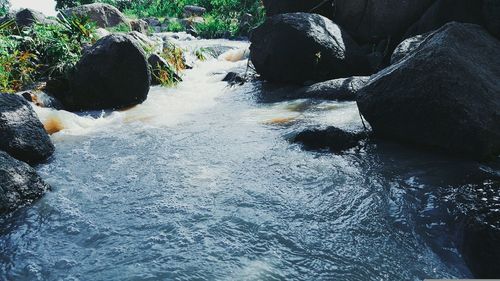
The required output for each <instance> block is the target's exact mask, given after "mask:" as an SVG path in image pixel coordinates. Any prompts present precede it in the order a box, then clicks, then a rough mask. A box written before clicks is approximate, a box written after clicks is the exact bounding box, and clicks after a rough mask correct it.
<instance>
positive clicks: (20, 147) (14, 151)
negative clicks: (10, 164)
mask: <svg viewBox="0 0 500 281" xmlns="http://www.w3.org/2000/svg"><path fill="white" fill-rule="evenodd" d="M0 150H3V151H5V152H7V153H9V154H10V155H11V156H12V157H14V158H17V159H19V160H21V161H24V162H28V163H30V164H35V163H39V162H42V161H45V160H46V159H47V158H49V157H50V156H51V155H52V154H53V153H54V145H53V144H52V142H51V140H50V138H49V136H48V135H47V133H46V132H45V130H44V128H43V125H42V123H41V122H40V120H39V119H38V117H37V115H36V113H35V112H34V111H33V108H31V106H30V104H29V103H28V102H27V101H26V100H25V99H24V98H23V97H21V96H19V95H13V94H0Z"/></svg>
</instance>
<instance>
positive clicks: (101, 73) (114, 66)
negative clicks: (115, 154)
mask: <svg viewBox="0 0 500 281" xmlns="http://www.w3.org/2000/svg"><path fill="white" fill-rule="evenodd" d="M150 79H151V75H150V72H149V67H148V62H147V60H146V55H145V53H144V51H143V50H142V48H141V47H139V46H138V45H137V44H136V43H135V40H134V39H132V38H131V37H130V36H128V35H123V34H112V35H108V36H106V37H104V38H102V39H100V40H99V41H97V42H96V43H95V44H94V46H92V48H90V49H89V50H88V51H87V52H86V53H85V54H84V55H83V57H82V59H81V60H80V61H79V62H78V63H77V65H76V67H75V71H74V73H72V75H71V78H70V81H69V88H70V90H69V92H68V93H67V94H64V95H61V96H59V97H58V98H59V99H60V101H61V102H62V103H63V104H64V106H65V107H66V108H68V109H70V110H95V109H110V108H123V107H128V106H132V105H136V104H139V103H142V102H143V101H145V100H146V98H147V96H148V93H149V83H150Z"/></svg>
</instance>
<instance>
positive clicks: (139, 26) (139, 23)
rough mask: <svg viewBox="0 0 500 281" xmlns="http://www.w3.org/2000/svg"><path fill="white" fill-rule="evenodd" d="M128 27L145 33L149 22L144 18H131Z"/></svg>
mask: <svg viewBox="0 0 500 281" xmlns="http://www.w3.org/2000/svg"><path fill="white" fill-rule="evenodd" d="M130 27H131V28H132V30H133V31H137V32H140V33H143V34H147V33H148V31H149V24H148V23H147V21H145V20H141V19H139V20H132V21H130Z"/></svg>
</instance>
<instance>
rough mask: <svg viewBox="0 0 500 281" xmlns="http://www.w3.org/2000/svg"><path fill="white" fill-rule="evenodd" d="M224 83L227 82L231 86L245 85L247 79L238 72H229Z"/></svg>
mask: <svg viewBox="0 0 500 281" xmlns="http://www.w3.org/2000/svg"><path fill="white" fill-rule="evenodd" d="M222 81H224V82H227V83H228V84H229V85H231V86H233V85H243V84H245V82H246V79H245V77H244V76H243V75H241V74H240V73H237V72H229V73H228V74H226V76H224V78H223V79H222Z"/></svg>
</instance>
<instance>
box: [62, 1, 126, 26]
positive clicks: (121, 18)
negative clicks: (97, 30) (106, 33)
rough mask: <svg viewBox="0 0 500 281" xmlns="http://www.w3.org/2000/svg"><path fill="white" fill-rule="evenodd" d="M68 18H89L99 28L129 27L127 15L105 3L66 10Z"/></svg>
mask: <svg viewBox="0 0 500 281" xmlns="http://www.w3.org/2000/svg"><path fill="white" fill-rule="evenodd" d="M64 14H65V15H67V16H73V15H75V16H80V17H88V18H90V20H92V21H94V22H95V23H96V24H97V26H98V27H102V28H106V27H113V26H117V25H119V24H125V25H129V23H128V21H127V18H126V17H125V15H123V14H122V12H120V10H118V9H117V8H115V7H113V6H111V5H109V4H103V3H94V4H88V5H81V6H78V7H74V8H70V9H66V10H64Z"/></svg>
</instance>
